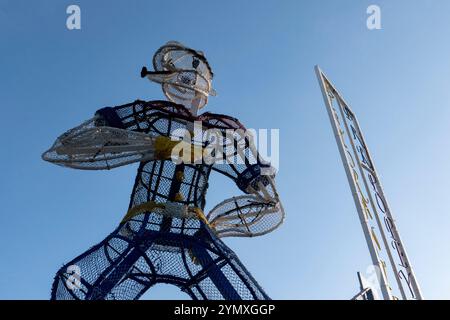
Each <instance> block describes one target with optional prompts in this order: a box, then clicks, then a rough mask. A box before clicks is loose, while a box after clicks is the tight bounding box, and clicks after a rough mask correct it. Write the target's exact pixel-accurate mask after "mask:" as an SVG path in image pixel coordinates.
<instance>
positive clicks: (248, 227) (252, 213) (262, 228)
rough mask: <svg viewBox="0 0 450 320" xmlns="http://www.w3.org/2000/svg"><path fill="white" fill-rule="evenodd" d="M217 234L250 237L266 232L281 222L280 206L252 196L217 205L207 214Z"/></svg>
mask: <svg viewBox="0 0 450 320" xmlns="http://www.w3.org/2000/svg"><path fill="white" fill-rule="evenodd" d="M208 220H209V222H210V224H211V225H213V226H214V228H215V230H216V232H217V234H218V236H220V237H230V236H241V237H252V236H258V235H262V234H266V233H268V232H271V231H272V230H274V229H276V228H277V227H278V226H279V225H280V224H281V223H282V222H283V214H282V210H280V208H279V207H278V206H277V205H275V204H272V203H263V202H261V201H258V199H257V198H255V197H254V196H250V195H249V196H241V197H236V198H233V199H231V200H228V201H224V202H222V203H221V204H219V205H217V206H216V207H215V208H214V209H213V210H211V212H210V213H209V214H208Z"/></svg>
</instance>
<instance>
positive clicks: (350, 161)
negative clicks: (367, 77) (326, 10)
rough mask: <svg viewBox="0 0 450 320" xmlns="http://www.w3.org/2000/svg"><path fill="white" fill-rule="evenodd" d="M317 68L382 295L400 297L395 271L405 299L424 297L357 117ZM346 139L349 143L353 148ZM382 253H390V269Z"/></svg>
mask: <svg viewBox="0 0 450 320" xmlns="http://www.w3.org/2000/svg"><path fill="white" fill-rule="evenodd" d="M315 70H316V75H317V78H318V80H319V84H320V87H321V90H322V94H323V99H324V101H325V106H326V108H327V112H328V116H329V118H330V122H331V126H332V128H333V132H334V136H335V138H336V143H337V145H338V149H339V153H340V155H341V159H342V163H343V165H344V169H345V173H346V175H347V179H348V182H349V185H350V189H351V192H352V195H353V199H354V201H355V205H356V209H357V212H358V216H359V220H360V222H361V226H362V229H363V232H364V236H365V238H366V242H367V246H368V249H369V253H370V257H371V259H372V263H373V265H374V266H377V267H378V268H379V269H378V270H380V272H378V273H377V276H378V281H379V283H380V290H381V294H382V297H383V299H385V300H394V299H398V297H396V296H395V291H394V290H393V288H392V287H391V286H390V284H389V281H388V275H390V274H391V273H392V274H393V276H394V277H395V282H396V287H397V289H398V292H399V293H400V296H401V298H402V299H410V298H412V299H417V300H421V299H423V297H422V293H421V290H420V287H419V284H418V283H417V280H416V277H415V275H414V272H413V269H412V266H411V263H410V261H409V258H408V256H407V254H406V250H405V247H404V245H403V242H402V241H401V238H400V235H399V232H398V229H397V227H396V223H395V220H394V218H393V216H392V213H391V210H390V207H389V204H388V202H387V201H386V197H385V195H384V191H383V188H382V186H381V183H380V179H379V176H378V173H377V171H376V169H375V166H374V164H373V161H372V157H371V155H370V152H369V149H368V148H367V145H366V142H365V140H364V137H363V134H362V131H361V129H360V126H359V123H358V120H357V118H356V116H355V114H354V113H353V111H352V110H351V108H350V107H349V106H348V104H347V103H346V102H345V100H344V99H343V98H342V96H341V95H340V94H339V92H338V91H337V90H336V89H335V87H334V86H333V84H332V83H331V82H330V81H329V80H328V78H327V77H326V76H325V74H324V73H323V72H322V70H320V68H319V66H316V68H315ZM333 103H334V104H335V106H336V108H337V109H339V111H337V110H336V108H335V107H334V105H333ZM340 119H342V123H343V125H342V124H341V121H340ZM346 141H347V142H348V143H349V144H350V148H349V147H348V146H347V144H346ZM361 181H362V186H361ZM383 222H384V223H383ZM379 238H381V239H382V243H380V242H379V240H378V239H379ZM383 249H384V250H383ZM392 249H394V251H395V252H396V253H397V255H396V256H395V255H393V251H392ZM383 256H387V258H388V260H389V266H390V269H389V268H388V266H387V264H386V262H385V260H384V257H383Z"/></svg>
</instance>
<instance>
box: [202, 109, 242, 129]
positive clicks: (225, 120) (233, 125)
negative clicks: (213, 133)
mask: <svg viewBox="0 0 450 320" xmlns="http://www.w3.org/2000/svg"><path fill="white" fill-rule="evenodd" d="M198 120H200V121H202V123H203V125H205V126H207V127H209V128H217V129H234V130H237V129H241V130H245V127H244V125H242V123H241V122H240V121H239V120H238V119H236V118H234V117H230V116H227V115H224V114H218V113H211V112H205V113H203V114H201V115H200V116H199V117H198Z"/></svg>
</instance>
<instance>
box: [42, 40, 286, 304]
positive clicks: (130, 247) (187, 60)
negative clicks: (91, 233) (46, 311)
mask: <svg viewBox="0 0 450 320" xmlns="http://www.w3.org/2000/svg"><path fill="white" fill-rule="evenodd" d="M153 66H154V69H155V71H153V72H149V71H148V70H147V69H146V68H145V67H144V68H143V69H142V72H141V76H142V77H147V78H149V79H150V80H152V81H155V82H158V83H161V85H162V89H163V92H164V94H165V95H166V97H167V98H168V99H169V101H147V102H145V101H140V100H137V101H135V102H132V103H129V104H125V105H121V106H116V107H112V108H111V107H107V108H103V109H100V110H98V111H97V112H96V114H95V116H94V117H93V118H92V119H90V120H88V121H86V122H84V123H82V124H81V125H80V126H78V127H75V128H74V129H71V130H69V131H68V132H66V133H64V134H63V135H61V136H60V137H59V138H58V139H57V140H56V142H55V143H54V145H53V146H52V147H51V148H50V149H49V150H48V151H46V152H45V153H44V154H43V159H44V160H46V161H49V162H52V163H55V164H58V165H62V166H65V167H71V168H76V169H85V170H100V169H111V168H115V167H118V166H123V165H126V164H130V163H134V162H139V168H138V172H137V176H136V179H135V184H134V187H133V191H132V194H131V200H130V204H129V210H128V212H127V213H126V215H125V216H124V218H123V219H122V221H121V223H120V224H119V226H118V227H117V228H116V229H115V230H114V231H113V232H112V233H111V234H110V235H109V236H107V237H106V239H104V240H103V241H101V242H100V243H99V244H97V245H95V246H94V247H92V248H91V249H89V250H88V251H86V252H85V253H83V254H81V255H80V256H78V257H77V258H75V259H73V260H72V261H70V262H69V263H67V264H66V265H64V266H63V267H62V268H61V269H60V270H59V271H58V272H57V274H56V277H55V279H54V282H53V286H52V292H51V298H52V299H82V300H96V299H138V298H139V297H140V296H141V295H142V294H143V293H144V292H145V291H146V290H147V289H149V288H150V287H151V286H153V285H154V284H157V283H169V284H173V285H176V286H178V287H179V288H180V289H181V290H182V291H184V292H186V293H187V294H188V295H189V296H191V297H192V298H193V299H227V300H240V299H255V300H259V299H269V297H268V296H267V294H266V293H265V292H264V290H263V289H262V288H261V287H260V285H259V284H258V283H257V282H256V281H255V279H254V278H253V277H252V276H251V274H250V273H249V272H248V271H247V269H246V268H245V267H244V266H243V265H242V263H241V262H240V261H239V259H238V257H237V256H236V254H235V253H234V252H233V251H232V250H231V249H229V248H228V247H227V246H226V245H225V243H224V242H223V241H222V240H221V238H223V237H227V236H240V237H252V236H257V235H262V234H265V233H268V232H271V231H272V230H274V229H275V228H277V227H278V226H279V225H280V224H281V223H282V221H283V219H284V210H283V208H282V205H281V203H280V201H279V197H278V193H277V191H276V188H275V183H274V174H264V172H267V171H268V172H270V170H268V169H270V164H268V163H266V162H264V161H263V160H262V159H261V158H260V157H259V155H258V153H257V151H256V149H255V147H254V145H253V143H252V140H251V137H249V136H248V135H246V134H245V128H244V127H243V126H242V124H241V123H240V122H239V121H238V120H237V119H235V118H232V117H229V116H224V115H219V114H213V113H208V112H206V113H203V114H201V115H197V111H198V109H200V108H202V107H203V106H204V105H206V103H207V101H208V96H209V95H214V94H215V92H214V90H213V89H212V87H211V80H212V77H213V73H212V71H211V68H210V66H209V64H208V62H207V60H206V58H205V56H204V55H203V53H201V52H199V51H195V50H192V49H189V48H187V47H185V46H183V45H182V44H180V43H178V42H168V43H167V44H166V45H164V46H163V47H161V48H160V49H159V50H158V51H157V52H156V53H155V55H154V57H153ZM194 121H197V122H200V123H201V125H202V127H204V128H206V129H214V130H213V132H214V133H213V135H214V137H213V138H214V139H215V140H216V141H219V142H220V143H221V145H222V147H223V148H222V149H219V150H220V153H222V154H221V156H224V157H229V156H230V150H231V151H232V152H233V153H232V155H233V156H235V157H238V158H239V159H240V160H242V161H238V163H229V162H217V161H215V162H214V161H213V162H211V163H205V161H204V159H198V158H196V156H195V155H196V153H197V152H198V151H200V155H201V156H203V155H204V154H205V151H206V150H207V148H208V143H209V142H208V141H210V140H208V139H206V141H204V140H203V139H202V141H195V139H194V138H192V137H189V139H188V140H187V142H186V140H181V139H180V137H174V132H175V131H176V130H178V129H184V130H186V131H187V132H190V133H192V131H193V123H194ZM230 130H232V131H233V132H234V135H233V137H230V136H229V132H230ZM238 143H240V144H241V145H242V146H243V149H238V150H237V151H236V150H233V149H232V148H231V147H234V146H236V144H238ZM180 146H181V147H183V148H181V149H180V150H181V152H178V154H177V153H176V152H174V150H175V149H176V148H180ZM187 147H189V148H190V149H186V148H187ZM186 150H188V151H187V152H186ZM189 150H190V151H189ZM213 150H214V151H213V152H212V153H213V156H214V158H217V156H218V155H219V154H218V153H219V152H218V151H217V149H213ZM239 150H240V151H243V152H240V151H239ZM214 153H215V154H214ZM201 158H202V157H201ZM212 171H217V172H220V173H222V174H224V175H225V176H227V177H229V178H231V179H232V180H233V181H234V182H235V183H236V184H237V186H238V187H239V188H240V189H241V190H242V191H243V192H244V193H245V195H242V196H239V197H233V198H231V199H228V200H225V201H223V202H222V203H220V204H218V205H217V206H216V207H214V208H213V209H212V210H211V211H210V212H209V213H208V214H207V215H205V214H204V213H203V210H204V207H205V198H206V191H207V188H208V179H209V175H210V173H211V172H212Z"/></svg>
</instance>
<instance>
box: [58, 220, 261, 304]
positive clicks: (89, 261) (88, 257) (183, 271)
mask: <svg viewBox="0 0 450 320" xmlns="http://www.w3.org/2000/svg"><path fill="white" fill-rule="evenodd" d="M134 229H135V230H140V232H139V234H138V233H137V232H136V233H133V232H132V230H131V229H130V230H129V231H130V232H129V233H128V234H127V230H126V229H125V227H121V228H118V229H117V230H115V231H114V232H113V233H112V234H111V235H110V236H108V237H107V238H106V239H105V240H103V241H102V242H101V243H99V244H98V245H96V246H94V247H93V248H91V249H90V250H88V251H87V252H86V253H83V254H82V255H80V256H79V257H77V258H75V259H74V260H72V261H71V262H69V263H68V264H66V265H65V266H64V267H63V268H61V269H60V270H59V272H58V274H57V275H56V278H55V282H54V284H53V288H52V299H83V300H84V299H138V298H139V297H140V296H141V295H142V294H143V293H144V292H145V291H146V290H147V289H148V288H149V287H151V286H152V285H153V284H155V283H161V282H164V283H170V284H174V285H177V286H178V287H179V288H181V289H182V290H183V291H185V292H186V293H187V294H189V295H190V296H191V297H192V298H193V299H227V300H240V299H249V300H254V299H256V300H259V299H269V297H268V296H267V295H266V294H265V293H264V291H263V290H262V288H261V287H260V286H259V285H258V283H257V282H256V281H255V280H254V279H253V277H252V276H251V275H250V273H249V272H248V271H247V270H246V269H245V268H244V266H243V265H242V264H241V262H240V261H239V259H238V258H237V257H236V255H235V254H234V252H233V251H231V250H230V249H229V248H228V247H227V246H226V245H225V244H224V243H223V242H222V241H220V240H219V239H218V238H216V237H215V235H214V234H213V233H212V232H211V230H209V229H207V228H205V229H204V228H202V229H201V230H202V231H201V232H197V233H195V234H193V235H187V234H176V233H170V232H159V231H152V230H146V229H145V228H139V229H136V228H134ZM71 266H72V267H73V266H75V269H74V268H71ZM74 270H75V271H77V270H78V271H79V274H76V273H74ZM71 273H72V274H71Z"/></svg>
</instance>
